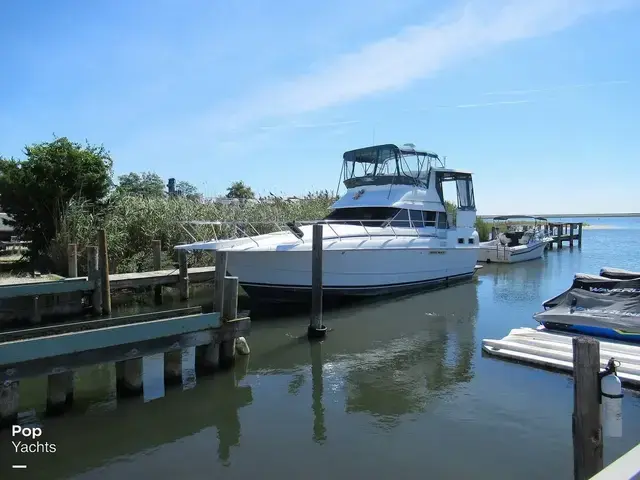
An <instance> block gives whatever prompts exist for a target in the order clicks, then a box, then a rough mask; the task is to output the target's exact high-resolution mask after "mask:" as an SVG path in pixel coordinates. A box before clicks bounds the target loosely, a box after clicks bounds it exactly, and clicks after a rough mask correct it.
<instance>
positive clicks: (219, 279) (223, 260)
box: [213, 250, 227, 318]
mask: <svg viewBox="0 0 640 480" xmlns="http://www.w3.org/2000/svg"><path fill="white" fill-rule="evenodd" d="M226 276H227V252H221V251H219V250H216V274H215V284H214V291H213V311H214V312H219V313H220V318H224V279H225V277H226Z"/></svg>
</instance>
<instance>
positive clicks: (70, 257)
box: [67, 243, 78, 278]
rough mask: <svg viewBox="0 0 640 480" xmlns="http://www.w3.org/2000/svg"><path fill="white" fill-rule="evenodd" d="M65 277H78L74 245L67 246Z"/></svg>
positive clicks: (75, 246) (76, 255)
mask: <svg viewBox="0 0 640 480" xmlns="http://www.w3.org/2000/svg"><path fill="white" fill-rule="evenodd" d="M67 276H68V277H69V278H76V277H77V276H78V245H76V244H75V243H70V244H69V245H67Z"/></svg>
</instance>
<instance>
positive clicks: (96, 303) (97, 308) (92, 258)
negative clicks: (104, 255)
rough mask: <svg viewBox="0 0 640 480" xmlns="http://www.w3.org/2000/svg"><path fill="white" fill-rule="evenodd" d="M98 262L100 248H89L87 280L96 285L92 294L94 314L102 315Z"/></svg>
mask: <svg viewBox="0 0 640 480" xmlns="http://www.w3.org/2000/svg"><path fill="white" fill-rule="evenodd" d="M98 265H99V260H98V248H97V247H93V246H91V247H87V275H88V276H87V278H88V279H89V280H90V281H92V282H93V283H94V289H93V292H92V294H91V307H92V310H93V313H94V314H96V315H100V314H101V313H102V287H101V286H100V284H101V283H102V281H101V279H100V268H99V266H98Z"/></svg>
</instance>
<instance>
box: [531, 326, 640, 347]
mask: <svg viewBox="0 0 640 480" xmlns="http://www.w3.org/2000/svg"><path fill="white" fill-rule="evenodd" d="M541 324H542V325H543V326H544V327H545V328H546V329H548V330H555V331H564V332H572V333H579V334H583V335H589V336H592V337H601V338H609V339H611V340H619V341H622V342H631V343H640V333H635V332H626V331H625V330H618V329H614V328H603V327H590V326H587V325H567V324H560V323H552V322H542V323H541Z"/></svg>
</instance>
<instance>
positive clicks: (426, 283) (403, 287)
mask: <svg viewBox="0 0 640 480" xmlns="http://www.w3.org/2000/svg"><path fill="white" fill-rule="evenodd" d="M476 260H477V248H449V249H437V250H436V249H411V248H403V249H394V250H389V249H384V250H375V249H372V250H351V251H349V250H345V251H339V250H325V251H324V252H323V278H322V282H323V296H324V297H329V298H331V297H334V298H337V297H340V298H345V297H368V296H374V295H386V294H399V293H407V292H412V291H420V290H426V289H430V288H436V287H442V286H448V285H450V284H453V283H457V282H461V281H465V280H469V279H470V278H471V277H472V276H473V274H474V271H475V266H476ZM227 271H228V272H229V274H231V275H233V276H237V277H238V279H239V282H240V285H241V286H242V288H243V289H244V290H245V292H246V293H247V294H248V295H249V297H251V299H252V300H260V301H267V302H296V303H297V302H309V301H310V300H311V251H309V250H307V251H279V252H260V251H258V252H252V251H246V252H234V251H229V252H228V256H227Z"/></svg>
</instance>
